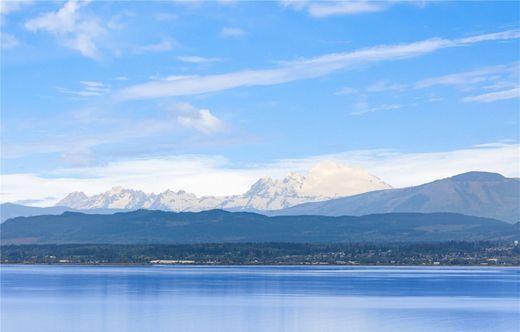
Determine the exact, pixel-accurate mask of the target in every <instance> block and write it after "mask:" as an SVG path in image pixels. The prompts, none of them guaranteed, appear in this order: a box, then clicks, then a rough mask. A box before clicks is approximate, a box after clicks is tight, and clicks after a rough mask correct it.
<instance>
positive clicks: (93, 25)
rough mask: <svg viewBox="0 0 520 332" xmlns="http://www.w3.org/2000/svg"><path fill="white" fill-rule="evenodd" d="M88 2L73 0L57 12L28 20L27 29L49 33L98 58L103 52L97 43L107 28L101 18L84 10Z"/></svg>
mask: <svg viewBox="0 0 520 332" xmlns="http://www.w3.org/2000/svg"><path fill="white" fill-rule="evenodd" d="M87 5H88V2H86V1H81V2H77V1H73V0H70V1H68V2H66V3H65V4H64V5H63V7H61V8H60V9H59V10H58V11H56V12H48V13H46V14H43V15H41V16H39V17H37V18H34V19H30V20H28V21H27V22H26V23H25V28H26V29H27V30H29V31H32V32H38V31H45V32H48V33H50V34H51V35H53V36H54V37H55V38H56V39H57V40H58V41H59V42H60V43H61V44H63V45H64V46H66V47H68V48H71V49H74V50H77V51H79V52H80V53H81V54H83V55H84V56H86V57H89V58H93V59H98V58H100V56H101V54H100V50H99V47H98V45H97V44H98V42H99V40H100V39H101V38H102V37H103V36H105V35H106V33H107V29H106V28H105V27H104V26H103V24H102V23H101V19H100V18H99V17H97V16H96V15H94V14H93V13H92V12H89V11H86V10H85V8H86V6H87Z"/></svg>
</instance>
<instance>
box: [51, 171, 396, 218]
mask: <svg viewBox="0 0 520 332" xmlns="http://www.w3.org/2000/svg"><path fill="white" fill-rule="evenodd" d="M387 188H390V186H389V185H388V184H386V183H384V182H383V181H381V180H380V179H379V178H377V177H375V176H373V175H371V174H369V173H368V172H366V171H365V170H363V169H359V168H351V167H346V166H343V165H339V164H337V163H335V162H333V161H322V162H320V163H319V164H318V165H316V166H315V167H313V168H311V169H310V171H309V173H308V174H306V175H301V174H295V173H291V174H289V175H288V176H287V177H286V178H284V179H281V180H278V179H272V178H269V177H266V178H262V179H260V180H258V181H257V182H255V183H254V184H253V185H252V186H251V188H250V189H249V190H248V191H247V192H246V193H244V194H241V195H233V196H221V197H216V196H203V197H197V196H196V195H194V194H192V193H188V192H185V191H183V190H180V191H172V190H166V191H165V192H162V193H160V194H153V193H152V194H146V193H144V192H142V191H140V190H131V189H123V188H121V187H115V188H112V189H111V190H109V191H107V192H105V193H102V194H98V195H94V196H90V197H89V196H87V195H85V194H84V193H81V192H74V193H71V194H69V195H68V196H67V197H65V198H64V199H62V200H61V201H59V202H58V203H57V204H56V205H57V206H67V207H71V208H74V209H99V208H117V209H139V208H144V209H157V210H170V211H202V210H208V209H215V208H219V209H228V210H248V209H249V210H278V209H283V208H288V207H291V206H294V205H298V204H301V203H307V202H317V201H322V200H326V199H331V198H336V197H344V196H350V195H355V194H360V193H364V192H368V191H373V190H379V189H387Z"/></svg>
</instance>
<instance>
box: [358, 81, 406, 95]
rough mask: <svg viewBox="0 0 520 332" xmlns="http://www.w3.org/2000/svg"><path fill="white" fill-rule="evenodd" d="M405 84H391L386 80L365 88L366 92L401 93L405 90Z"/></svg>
mask: <svg viewBox="0 0 520 332" xmlns="http://www.w3.org/2000/svg"><path fill="white" fill-rule="evenodd" d="M406 87H407V86H406V85H405V84H399V83H391V82H390V81H388V80H380V81H377V82H375V83H374V84H372V85H370V86H369V87H367V88H366V91H368V92H383V91H403V90H404V89H406Z"/></svg>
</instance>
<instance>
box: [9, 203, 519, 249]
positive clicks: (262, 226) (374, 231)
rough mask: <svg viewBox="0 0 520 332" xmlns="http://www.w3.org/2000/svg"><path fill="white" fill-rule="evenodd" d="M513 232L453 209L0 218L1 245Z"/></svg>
mask: <svg viewBox="0 0 520 332" xmlns="http://www.w3.org/2000/svg"><path fill="white" fill-rule="evenodd" d="M518 238H520V236H519V231H518V224H517V225H511V224H508V223H505V222H502V221H498V220H494V219H487V218H479V217H470V216H464V215H460V214H451V213H432V214H419V213H394V214H376V215H367V216H361V217H351V216H343V217H324V216H279V217H267V216H264V215H260V214H255V213H245V212H235V213H233V212H226V211H222V210H210V211H203V212H198V213H193V212H184V213H175V212H164V211H149V210H138V211H134V212H126V213H116V214H113V215H87V214H82V213H74V212H65V213H63V214H61V215H54V216H52V215H50V216H33V217H19V218H14V219H10V220H8V221H6V222H5V223H4V224H2V225H1V240H2V244H10V243H14V244H44V243H56V244H63V243H105V244H146V243H154V244H161V243H162V244H166V243H210V242H213V243H217V242H273V241H281V242H306V243H312V242H313V243H317V242H323V243H327V242H329V243H332V242H334V243H342V242H343V243H345V242H367V241H379V242H400V241H402V242H421V241H430V242H431V241H450V240H457V241H458V240H468V241H475V240H513V239H518Z"/></svg>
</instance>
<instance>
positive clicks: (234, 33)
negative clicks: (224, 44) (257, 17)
mask: <svg viewBox="0 0 520 332" xmlns="http://www.w3.org/2000/svg"><path fill="white" fill-rule="evenodd" d="M245 34H246V32H245V31H244V30H242V29H240V28H230V27H226V28H222V30H220V36H222V37H229V38H240V37H243V36H245Z"/></svg>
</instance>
